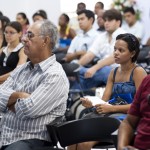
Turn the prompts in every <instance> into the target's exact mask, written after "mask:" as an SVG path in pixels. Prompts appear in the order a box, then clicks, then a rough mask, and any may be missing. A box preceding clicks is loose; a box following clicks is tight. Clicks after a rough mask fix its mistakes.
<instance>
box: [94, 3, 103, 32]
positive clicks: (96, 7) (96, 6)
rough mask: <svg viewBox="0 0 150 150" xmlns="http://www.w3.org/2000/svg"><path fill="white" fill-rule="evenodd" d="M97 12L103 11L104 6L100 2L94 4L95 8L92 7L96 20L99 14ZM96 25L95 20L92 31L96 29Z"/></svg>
mask: <svg viewBox="0 0 150 150" xmlns="http://www.w3.org/2000/svg"><path fill="white" fill-rule="evenodd" d="M99 10H104V4H103V3H102V2H97V3H96V4H95V7H94V13H95V15H96V18H97V17H98V12H99ZM98 27H99V26H98V23H97V20H95V22H94V24H93V28H94V29H96V30H97V29H98Z"/></svg>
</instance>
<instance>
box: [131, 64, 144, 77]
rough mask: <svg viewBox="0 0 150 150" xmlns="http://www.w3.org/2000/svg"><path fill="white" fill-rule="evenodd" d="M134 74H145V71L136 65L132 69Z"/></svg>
mask: <svg viewBox="0 0 150 150" xmlns="http://www.w3.org/2000/svg"><path fill="white" fill-rule="evenodd" d="M133 71H134V74H135V75H137V74H140V73H145V74H147V73H146V71H145V69H144V68H143V67H141V66H139V65H137V66H136V67H135V68H134V70H133Z"/></svg>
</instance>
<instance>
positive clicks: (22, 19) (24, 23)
mask: <svg viewBox="0 0 150 150" xmlns="http://www.w3.org/2000/svg"><path fill="white" fill-rule="evenodd" d="M16 21H18V22H19V23H20V24H21V26H22V31H23V34H25V33H26V31H27V29H28V27H29V24H30V23H29V20H28V18H27V16H26V14H25V13H23V12H19V13H18V14H17V16H16Z"/></svg>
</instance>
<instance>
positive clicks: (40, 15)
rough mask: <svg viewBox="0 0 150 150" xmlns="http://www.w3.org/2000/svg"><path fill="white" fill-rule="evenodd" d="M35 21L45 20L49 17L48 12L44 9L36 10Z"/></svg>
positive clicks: (33, 17)
mask: <svg viewBox="0 0 150 150" xmlns="http://www.w3.org/2000/svg"><path fill="white" fill-rule="evenodd" d="M32 19H33V21H34V22H35V21H37V20H44V19H47V13H46V11H44V10H38V11H37V12H35V13H34V14H33V16H32Z"/></svg>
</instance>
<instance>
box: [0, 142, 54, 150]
mask: <svg viewBox="0 0 150 150" xmlns="http://www.w3.org/2000/svg"><path fill="white" fill-rule="evenodd" d="M46 146H51V143H50V142H47V141H43V140H38V139H29V140H21V141H17V142H14V143H12V144H10V145H8V146H2V148H1V150H33V149H36V148H39V147H41V148H42V147H43V148H44V147H46Z"/></svg>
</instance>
